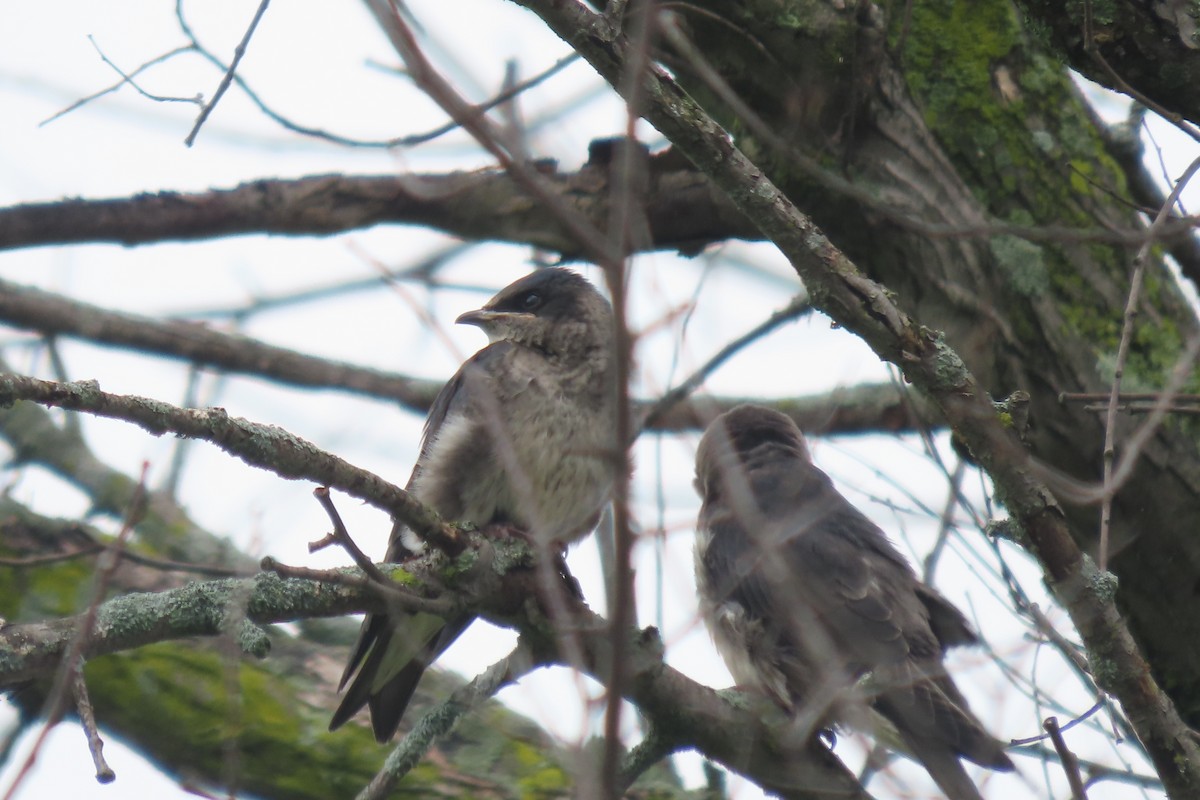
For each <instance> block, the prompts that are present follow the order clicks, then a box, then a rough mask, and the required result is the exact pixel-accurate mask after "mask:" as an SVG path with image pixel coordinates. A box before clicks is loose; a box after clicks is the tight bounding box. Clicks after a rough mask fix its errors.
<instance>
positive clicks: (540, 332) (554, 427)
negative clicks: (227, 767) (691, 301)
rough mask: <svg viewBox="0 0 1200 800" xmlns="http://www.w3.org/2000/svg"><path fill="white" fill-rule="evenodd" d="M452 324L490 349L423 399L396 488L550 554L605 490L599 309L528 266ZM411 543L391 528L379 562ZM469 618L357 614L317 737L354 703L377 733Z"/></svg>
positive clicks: (607, 451) (589, 521)
mask: <svg viewBox="0 0 1200 800" xmlns="http://www.w3.org/2000/svg"><path fill="white" fill-rule="evenodd" d="M456 322H459V323H464V324H467V325H476V326H478V327H480V328H482V329H483V330H484V332H486V333H487V335H488V338H489V339H490V340H491V344H489V345H488V346H487V347H485V348H484V349H482V350H480V351H479V352H478V353H476V354H475V355H473V356H472V357H471V358H469V359H468V360H467V361H466V362H465V363H464V364H463V365H462V367H461V368H460V369H459V370H458V372H457V373H456V374H455V375H454V377H453V378H451V379H450V382H449V383H447V384H446V386H445V387H444V388H443V389H442V391H441V392H440V393H439V394H438V396H437V398H436V399H435V400H434V403H433V407H432V408H431V409H430V411H429V418H428V419H427V420H426V422H425V433H424V437H423V438H422V442H421V452H420V455H419V456H418V458H417V463H416V466H415V467H414V468H413V473H412V477H411V478H409V481H408V486H407V489H408V491H410V492H412V493H413V495H414V496H415V497H416V498H417V499H418V500H420V501H421V502H423V503H425V504H427V505H429V506H430V507H432V508H433V509H434V510H435V511H437V512H438V514H440V515H441V516H442V518H443V519H446V520H450V521H460V522H471V523H474V524H475V525H476V526H478V527H481V528H482V527H483V526H486V525H489V524H493V523H502V524H505V525H509V526H512V527H515V528H517V529H520V530H521V531H524V532H526V533H527V534H529V535H530V536H531V537H532V539H533V541H534V542H535V543H537V544H538V545H539V546H540V547H541V548H542V549H543V550H544V551H545V553H550V554H552V551H555V548H558V549H557V552H561V546H562V545H564V544H567V543H570V542H573V541H576V540H578V539H580V538H582V537H583V536H585V535H587V533H588V532H589V531H590V530H591V529H592V528H593V527H595V525H596V522H597V520H598V519H599V517H600V512H601V510H602V509H603V507H604V505H605V503H606V502H607V501H608V499H609V494H610V491H611V488H612V480H613V474H614V465H615V463H616V461H615V459H616V457H617V456H616V454H615V452H614V451H615V449H616V444H615V441H614V433H613V432H614V431H615V429H616V388H615V383H614V379H613V317H612V308H611V307H610V306H609V304H608V301H607V300H605V299H604V298H603V297H602V296H601V295H600V293H599V292H597V291H596V289H595V288H594V287H593V286H592V285H591V284H590V283H588V281H587V280H586V279H584V278H583V277H582V276H580V275H578V274H576V273H574V272H571V271H569V270H565V269H556V268H555V269H542V270H539V271H537V272H534V273H532V274H530V275H527V276H526V277H524V278H522V279H520V280H518V281H516V282H515V283H513V284H511V285H510V286H508V287H507V288H505V289H503V290H501V291H500V292H499V293H498V294H497V295H496V296H495V297H493V298H492V299H491V300H490V301H489V302H488V303H487V304H486V305H485V306H484V307H483V308H481V309H479V310H477V311H469V312H467V313H465V314H463V315H462V316H460V317H459V318H458V319H457V320H456ZM623 449H624V448H621V450H623ZM421 549H423V546H422V544H421V543H420V542H419V541H417V540H416V539H415V537H414V536H413V535H412V533H411V532H410V531H409V530H408V529H407V528H406V527H405V526H404V525H402V524H400V523H397V524H396V525H395V526H394V527H393V529H392V535H391V540H390V543H389V545H388V550H387V555H386V556H385V560H387V561H389V562H397V561H403V560H404V559H405V558H408V557H410V556H411V555H413V554H414V553H416V552H419V551H420V550H421ZM471 620H472V618H471V617H470V616H469V615H468V616H463V617H459V618H457V619H451V620H442V619H440V618H438V617H435V616H432V615H428V614H413V613H405V614H371V615H369V616H368V617H367V618H366V619H365V620H364V621H363V625H362V631H361V633H360V634H359V641H358V644H357V646H356V647H355V649H354V653H353V655H352V656H351V658H350V663H349V664H348V665H347V666H346V671H345V673H344V674H343V675H342V680H341V684H340V685H339V686H338V689H339V691H340V690H341V689H342V688H344V687H345V685H346V684H347V682H349V681H350V680H351V678H352V677H353V682H352V683H350V688H349V690H348V691H347V692H346V696H345V697H344V698H343V699H342V703H341V705H340V706H339V707H338V709H337V711H336V712H335V713H334V715H333V719H332V721H331V722H330V723H329V728H330V730H333V729H335V728H337V727H339V726H340V725H342V724H343V723H344V722H346V720H348V719H350V718H351V717H352V716H354V714H356V713H357V712H358V711H359V709H361V708H362V707H363V706H364V705H366V706H369V707H370V713H371V726H372V728H373V729H374V732H375V738H376V739H377V740H379V741H380V742H385V741H387V740H388V739H390V738H391V737H392V736H393V735H394V734H395V732H396V729H397V727H399V724H400V719H401V717H402V716H403V714H404V710H405V708H406V707H407V706H408V702H409V700H410V699H411V698H412V695H413V692H414V691H415V690H416V687H417V683H418V681H419V680H420V679H421V675H422V674H423V673H424V671H425V669H426V667H428V666H429V665H430V664H432V663H433V662H434V660H436V659H437V657H438V656H439V655H441V653H442V652H443V651H444V650H445V649H446V648H447V647H449V646H450V644H451V643H452V642H453V641H454V640H455V639H457V638H458V636H459V634H461V633H462V632H463V631H464V630H465V629H466V628H467V626H468V625H469V624H470V623H471ZM356 673H357V674H356Z"/></svg>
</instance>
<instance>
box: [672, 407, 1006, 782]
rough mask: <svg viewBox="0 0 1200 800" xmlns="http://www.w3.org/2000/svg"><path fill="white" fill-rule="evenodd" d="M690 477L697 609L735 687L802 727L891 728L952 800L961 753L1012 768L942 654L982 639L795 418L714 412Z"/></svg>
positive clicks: (962, 773)
mask: <svg viewBox="0 0 1200 800" xmlns="http://www.w3.org/2000/svg"><path fill="white" fill-rule="evenodd" d="M696 490H697V491H698V492H699V493H700V496H701V498H702V500H703V505H702V506H701V509H700V519H699V524H698V525H697V528H696V549H695V558H696V583H697V585H698V589H699V595H700V601H701V610H702V613H703V616H704V619H705V622H706V623H707V625H708V629H709V631H710V632H711V633H712V637H713V641H714V642H715V643H716V645H717V649H718V650H719V651H720V652H721V655H722V657H723V658H724V659H725V663H726V664H727V665H728V667H729V671H730V672H731V673H732V674H733V677H734V679H735V680H737V682H738V684H739V685H742V686H746V687H750V688H755V689H758V690H760V691H763V692H765V693H766V694H767V695H769V696H770V697H771V698H772V699H774V700H775V701H776V702H777V703H778V704H779V705H780V706H782V707H783V708H784V709H785V710H786V711H788V712H789V713H790V714H792V715H794V716H795V718H796V719H797V720H798V721H799V724H802V725H805V726H806V729H807V730H809V731H816V730H819V729H825V728H828V727H829V726H830V725H832V724H835V723H841V724H846V725H850V726H852V727H856V728H860V727H865V728H867V729H868V732H873V733H876V734H877V735H881V736H882V737H883V738H885V739H886V738H887V735H888V734H891V735H893V736H894V735H895V734H898V738H899V740H900V742H899V745H900V746H901V749H903V750H904V751H905V752H906V753H907V754H908V755H910V756H912V757H915V758H916V759H917V760H918V761H920V762H921V763H922V764H923V765H924V766H925V768H926V769H927V770H928V771H929V774H930V775H931V776H932V777H933V779H934V781H935V782H936V783H937V784H938V786H939V787H940V788H941V790H942V791H943V792H944V793H945V794H946V795H947V797H949V798H951V799H952V800H978V798H979V797H980V795H979V791H978V789H977V788H976V787H975V785H974V783H972V782H971V779H970V778H969V777H968V776H967V773H966V770H965V769H964V768H963V766H962V763H961V761H960V760H959V759H960V758H965V759H967V760H969V761H973V762H975V763H976V764H979V765H982V766H985V767H990V768H991V769H995V770H1001V771H1009V770H1012V769H1013V765H1012V762H1011V761H1009V759H1008V756H1006V755H1005V753H1004V746H1003V744H1001V742H999V741H998V740H997V739H995V738H993V737H992V736H991V735H989V734H988V733H987V732H986V731H985V730H984V729H983V726H982V725H981V724H980V722H979V720H977V719H976V718H975V717H974V716H973V715H972V714H971V711H970V709H969V708H968V707H967V702H966V699H965V698H964V697H963V696H962V694H961V693H960V692H959V690H958V688H957V687H956V686H955V685H954V682H953V681H952V680H951V679H950V676H949V675H947V674H946V671H945V669H944V668H943V665H942V659H943V656H944V655H945V652H946V650H947V648H949V647H953V646H955V645H961V644H970V643H973V642H975V641H977V639H976V636H975V634H974V633H973V632H972V630H971V628H970V626H969V625H968V624H967V621H966V619H965V618H964V617H963V615H962V613H961V612H959V610H958V609H957V608H955V607H954V606H953V605H952V604H951V603H950V601H949V600H947V599H946V598H944V597H942V596H941V595H940V594H938V592H936V591H935V590H934V589H932V588H930V587H928V586H926V585H925V584H923V583H921V581H920V580H919V579H918V578H917V576H916V574H915V573H914V572H913V570H912V567H910V566H909V564H908V562H907V561H905V560H904V557H903V556H901V555H900V553H899V552H898V551H897V550H896V549H895V547H894V546H893V545H892V544H891V542H889V541H888V539H887V536H886V535H885V534H884V533H883V531H882V530H880V529H879V527H878V526H876V525H875V524H874V523H873V522H871V521H870V520H869V519H867V517H866V516H864V515H863V514H862V513H861V512H859V511H858V509H856V508H855V507H854V506H853V505H851V504H850V502H849V501H848V500H846V498H844V497H842V495H841V494H839V493H838V491H837V489H835V488H834V486H833V483H832V482H831V481H830V480H829V477H828V476H827V475H825V473H823V472H821V471H820V470H819V469H817V468H816V467H815V466H814V465H813V463H812V459H811V457H810V456H809V452H808V448H807V446H806V445H805V441H804V436H803V435H802V434H801V433H800V429H799V428H797V427H796V424H795V423H794V422H792V420H791V419H790V418H789V417H787V416H785V415H784V414H781V413H779V412H777V411H774V410H772V409H769V408H764V407H762V406H751V405H742V406H738V407H737V408H734V409H733V410H731V411H729V412H727V413H725V414H723V415H721V416H720V417H717V419H715V420H714V421H713V423H712V424H711V425H710V426H709V428H708V430H707V431H705V433H704V436H703V438H702V439H701V441H700V447H699V450H698V451H697V453H696ZM880 717H882V718H883V719H882V720H881V719H880ZM885 721H886V722H885ZM880 723H883V724H882V725H881V724H880ZM889 728H892V729H894V730H888V729H889Z"/></svg>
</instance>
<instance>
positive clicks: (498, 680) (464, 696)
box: [357, 641, 540, 800]
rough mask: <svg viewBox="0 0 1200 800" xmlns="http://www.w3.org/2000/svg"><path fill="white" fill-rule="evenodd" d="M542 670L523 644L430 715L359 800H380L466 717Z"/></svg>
mask: <svg viewBox="0 0 1200 800" xmlns="http://www.w3.org/2000/svg"><path fill="white" fill-rule="evenodd" d="M538 666H540V664H538V663H535V662H534V661H533V660H532V659H531V658H530V657H529V653H528V652H527V651H526V649H525V648H524V646H523V645H522V644H521V642H520V641H518V642H517V647H516V648H515V649H514V650H513V651H512V652H511V653H509V654H508V655H506V656H505V657H504V658H502V659H500V660H499V661H497V662H496V663H495V664H492V665H491V666H490V667H488V668H487V669H485V670H484V671H483V672H482V673H480V674H479V675H478V676H477V677H476V678H475V679H474V680H472V681H471V682H470V683H468V684H467V685H466V686H462V687H459V688H458V689H455V690H454V691H453V692H452V693H451V694H450V696H449V697H448V698H446V700H444V701H443V702H442V703H441V704H440V705H438V706H437V707H436V708H434V709H433V710H432V711H430V712H429V713H427V714H426V715H425V716H423V717H421V719H420V720H419V721H418V722H417V724H416V725H415V726H413V729H412V730H411V731H409V732H408V734H407V735H405V737H404V738H403V739H401V740H400V743H399V744H397V745H396V749H395V750H393V751H392V752H391V753H389V754H388V757H387V760H385V761H384V763H383V767H382V768H381V769H380V770H379V772H378V773H376V775H375V777H374V778H372V779H371V782H370V783H369V784H368V785H367V786H366V787H365V788H364V789H363V790H362V791H361V792H359V794H358V797H357V800H381V799H382V798H385V797H388V796H389V795H390V794H391V791H392V789H393V788H394V787H395V786H396V783H397V782H398V781H399V780H400V779H401V778H403V777H404V776H405V775H407V774H408V773H409V771H410V770H412V768H413V767H415V766H416V765H417V764H418V763H419V762H420V760H421V758H422V756H424V755H425V753H426V752H427V751H428V750H429V748H430V747H432V746H433V744H434V742H436V741H437V740H438V739H439V738H441V737H443V736H445V735H446V734H447V733H449V732H450V731H451V730H453V728H454V726H455V725H456V724H458V721H459V720H460V719H461V718H462V717H463V715H464V714H466V713H468V712H469V711H472V710H474V709H476V708H478V707H479V706H480V705H482V704H483V703H484V701H486V700H488V699H489V698H491V697H492V696H493V695H495V694H496V692H498V691H500V690H501V689H503V688H504V687H505V686H507V685H509V684H510V683H513V682H514V681H516V680H517V679H518V678H520V677H521V676H522V675H524V674H525V673H527V672H529V671H530V670H532V669H534V668H535V667H538Z"/></svg>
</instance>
